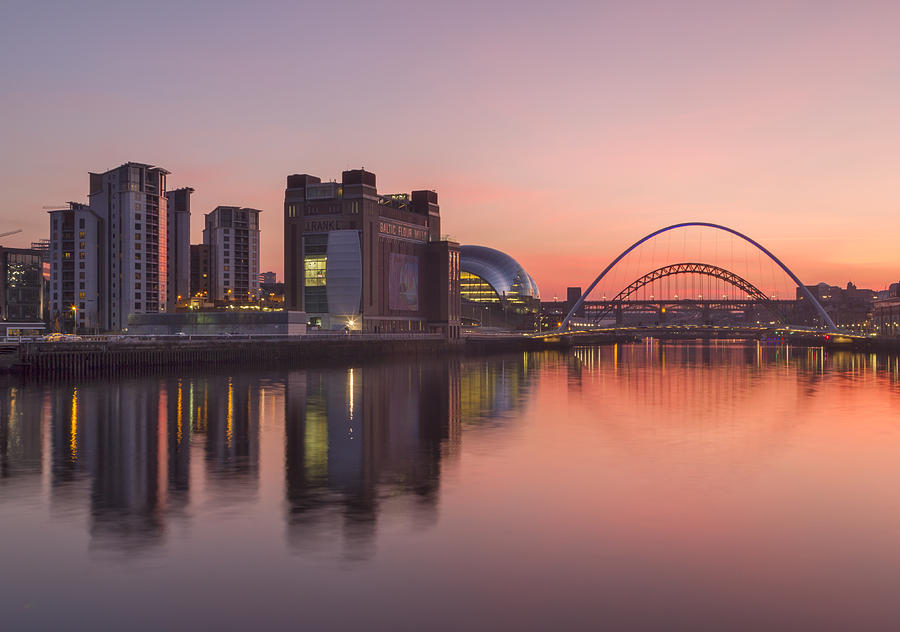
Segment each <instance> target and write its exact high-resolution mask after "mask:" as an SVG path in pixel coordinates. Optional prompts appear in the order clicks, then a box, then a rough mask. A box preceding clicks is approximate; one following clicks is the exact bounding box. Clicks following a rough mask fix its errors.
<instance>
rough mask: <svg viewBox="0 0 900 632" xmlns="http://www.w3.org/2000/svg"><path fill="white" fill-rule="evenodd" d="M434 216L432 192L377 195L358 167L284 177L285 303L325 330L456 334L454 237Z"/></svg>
mask: <svg viewBox="0 0 900 632" xmlns="http://www.w3.org/2000/svg"><path fill="white" fill-rule="evenodd" d="M440 222H441V219H440V208H439V207H438V204H437V193H435V192H434V191H413V192H412V194H411V195H410V194H406V193H400V194H392V195H379V194H378V192H377V190H376V187H375V174H374V173H371V172H368V171H365V170H362V169H354V170H351V171H344V172H343V174H342V176H341V181H340V182H322V181H321V179H320V178H317V177H315V176H311V175H306V174H303V175H290V176H288V178H287V189H286V191H285V196H284V239H285V244H284V269H285V301H286V308H287V309H291V310H303V311H305V312H306V313H307V314H308V316H309V320H310V324H312V325H319V326H321V327H323V328H325V329H343V328H345V327H349V328H350V329H358V330H362V331H366V332H435V333H442V334H444V335H447V336H449V337H456V336H458V335H459V245H458V244H457V243H455V242H452V241H448V240H442V239H441V237H440V229H441V223H440Z"/></svg>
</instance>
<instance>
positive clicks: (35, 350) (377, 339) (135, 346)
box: [0, 334, 614, 378]
mask: <svg viewBox="0 0 900 632" xmlns="http://www.w3.org/2000/svg"><path fill="white" fill-rule="evenodd" d="M607 338H609V340H604V341H605V342H614V340H612V338H611V337H607ZM599 343H600V341H597V342H596V343H595V344H599ZM568 346H570V341H568V340H567V339H565V338H553V339H535V338H530V337H527V336H521V335H510V336H490V337H481V338H474V339H464V340H455V341H454V340H447V339H445V338H442V337H440V336H430V335H422V336H384V335H379V336H368V335H365V334H354V335H346V336H320V335H312V336H302V337H284V338H281V337H279V338H270V337H258V338H257V337H253V338H238V337H229V338H220V337H205V338H197V337H192V338H174V337H173V338H164V339H163V338H157V339H142V340H123V339H121V338H118V339H117V338H110V339H108V340H79V341H59V342H44V341H40V342H25V343H21V344H19V345H18V348H17V349H15V350H7V353H5V354H3V358H2V359H0V370H6V371H7V372H11V373H17V374H20V375H24V376H28V377H35V378H41V377H50V378H55V377H82V376H89V375H141V374H146V373H152V372H157V371H165V370H169V369H185V368H210V367H228V368H261V369H266V368H276V367H301V366H312V365H322V364H328V363H331V362H342V363H346V362H348V361H350V362H354V361H366V360H370V359H377V358H382V357H391V356H408V357H416V356H421V357H435V356H436V355H442V354H448V353H497V352H516V351H524V350H538V349H552V348H566V347H568Z"/></svg>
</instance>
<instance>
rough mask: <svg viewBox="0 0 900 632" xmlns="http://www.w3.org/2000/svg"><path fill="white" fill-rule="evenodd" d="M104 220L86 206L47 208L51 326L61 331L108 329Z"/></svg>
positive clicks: (74, 204) (72, 203) (70, 205)
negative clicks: (48, 209)
mask: <svg viewBox="0 0 900 632" xmlns="http://www.w3.org/2000/svg"><path fill="white" fill-rule="evenodd" d="M105 235H106V226H105V221H104V220H103V219H102V218H101V217H100V216H98V215H97V214H96V213H95V212H94V211H93V210H92V209H91V207H90V206H87V205H86V204H78V203H77V202H69V208H67V209H62V210H58V211H50V303H49V304H50V314H49V319H48V321H49V323H50V325H51V327H53V328H54V329H57V330H61V331H76V330H77V331H94V330H106V329H108V328H109V327H108V325H107V323H108V311H107V303H108V300H109V299H108V296H107V295H105V294H103V293H102V286H103V285H104V284H105V283H106V280H107V276H108V273H107V272H106V267H105V265H101V259H102V258H105V255H106V245H105V244H106V242H105V239H104V237H105Z"/></svg>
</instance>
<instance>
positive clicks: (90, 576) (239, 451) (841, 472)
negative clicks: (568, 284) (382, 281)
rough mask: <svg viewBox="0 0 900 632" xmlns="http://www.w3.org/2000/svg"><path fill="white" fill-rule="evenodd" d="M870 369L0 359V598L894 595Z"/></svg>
mask: <svg viewBox="0 0 900 632" xmlns="http://www.w3.org/2000/svg"><path fill="white" fill-rule="evenodd" d="M898 379H900V364H898V361H897V359H893V358H883V357H878V356H875V355H860V354H849V353H842V354H836V355H835V354H827V353H825V352H824V351H822V350H821V349H792V348H787V347H767V346H765V345H759V344H757V343H740V342H728V343H716V342H707V343H703V344H660V343H658V342H648V343H645V344H638V345H625V346H615V347H585V348H579V349H575V350H574V351H573V352H572V353H569V354H561V353H551V352H545V353H525V354H516V355H512V356H500V357H495V358H487V359H485V358H477V359H459V358H451V359H446V360H440V359H435V360H433V361H429V362H421V363H410V362H390V363H383V364H367V365H363V366H354V367H346V368H329V369H323V370H300V371H291V372H287V373H264V374H251V373H241V372H235V373H231V374H225V373H223V374H210V375H201V376H192V375H184V376H181V377H156V378H142V379H124V380H111V381H106V382H100V381H94V382H91V381H84V382H81V383H66V382H62V383H40V384H38V383H36V384H24V383H18V382H9V383H7V384H5V385H4V386H3V387H2V394H0V516H2V520H3V533H4V537H3V539H2V544H0V553H2V556H3V560H4V569H5V570H4V575H5V577H6V581H5V582H4V586H5V587H6V590H5V591H4V593H3V594H2V596H0V605H2V607H3V613H4V614H3V615H0V616H2V617H3V618H4V620H5V624H4V627H7V626H10V627H9V628H8V629H19V628H22V627H51V628H52V627H61V626H63V625H72V626H75V627H106V626H114V625H116V622H120V621H122V620H124V619H123V618H128V620H129V621H132V622H133V623H130V624H129V627H132V628H135V629H150V628H153V627H159V626H160V625H173V624H175V625H183V624H186V623H192V624H196V625H203V626H210V625H212V626H215V627H220V628H224V629H232V628H240V627H246V626H247V625H254V624H255V625H263V626H269V625H276V627H277V626H284V627H290V626H291V625H292V624H297V623H298V622H301V621H302V622H304V624H306V625H310V626H313V627H317V628H329V627H331V628H339V627H345V626H348V625H366V624H369V625H370V626H374V627H378V626H383V625H388V624H396V625H399V626H400V627H405V626H414V625H429V626H430V627H432V628H438V629H459V628H460V627H463V626H465V625H469V624H472V622H473V621H480V622H481V623H480V624H478V625H476V627H479V626H483V627H488V628H494V629H497V628H502V627H505V626H513V627H515V628H518V629H539V628H544V629H546V626H548V625H552V624H553V622H556V623H557V624H559V625H562V626H563V627H570V628H583V629H587V628H594V627H596V625H599V624H602V623H603V622H607V623H609V624H616V623H619V624H621V622H623V621H632V622H637V623H640V624H643V625H650V626H663V627H665V626H666V625H668V624H671V623H672V622H673V621H683V622H694V623H697V624H700V623H701V622H715V623H717V624H720V625H726V626H727V625H732V624H735V623H736V622H743V623H746V622H752V623H753V624H756V625H766V624H774V623H776V622H781V621H793V622H796V623H803V624H806V625H818V626H820V627H821V626H824V627H828V626H831V625H839V624H841V623H844V624H847V623H849V622H851V621H856V622H860V623H861V624H865V623H866V622H868V623H875V622H877V623H881V622H883V621H897V619H898V617H897V616H896V613H895V612H894V609H893V605H892V604H893V596H892V595H893V594H894V589H895V588H896V582H895V581H894V580H893V579H892V578H894V577H896V576H897V574H898V573H900V554H898V553H897V552H896V550H895V547H893V543H894V542H895V541H896V536H897V531H896V530H897V528H898V527H897V525H900V496H898V495H897V494H896V493H895V492H894V491H893V488H892V487H891V486H890V485H885V484H876V482H877V481H882V482H883V481H888V480H893V478H894V475H896V474H900V465H897V461H896V459H895V458H894V455H895V454H896V450H897V449H898V448H900V427H897V426H896V423H895V422H894V421H893V419H894V418H893V417H892V416H891V415H892V414H896V412H897V404H896V398H897V395H898V388H900V387H898ZM863 578H866V582H867V584H866V586H867V588H866V591H865V592H860V591H858V590H856V589H855V588H854V586H857V585H858V582H859V581H862V579H863ZM235 587H239V590H238V591H237V593H236V594H239V595H240V598H236V597H235V596H232V595H230V594H229V591H234V590H235ZM825 593H833V594H839V595H840V597H838V598H836V599H834V598H833V599H831V600H829V601H826V602H822V601H821V600H819V599H818V597H817V596H818V595H822V594H825ZM347 600H349V601H350V603H352V604H355V605H354V606H353V607H349V606H348V607H343V606H341V605H340V604H343V603H344V602H345V601H347ZM176 622H177V623H176Z"/></svg>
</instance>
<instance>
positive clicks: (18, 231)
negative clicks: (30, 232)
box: [0, 228, 22, 237]
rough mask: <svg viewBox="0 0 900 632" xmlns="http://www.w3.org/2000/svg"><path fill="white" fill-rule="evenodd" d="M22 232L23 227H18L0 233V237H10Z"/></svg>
mask: <svg viewBox="0 0 900 632" xmlns="http://www.w3.org/2000/svg"><path fill="white" fill-rule="evenodd" d="M21 232H22V229H21V228H17V229H16V230H11V231H9V232H7V233H0V237H9V236H10V235H15V234H16V233H21Z"/></svg>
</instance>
